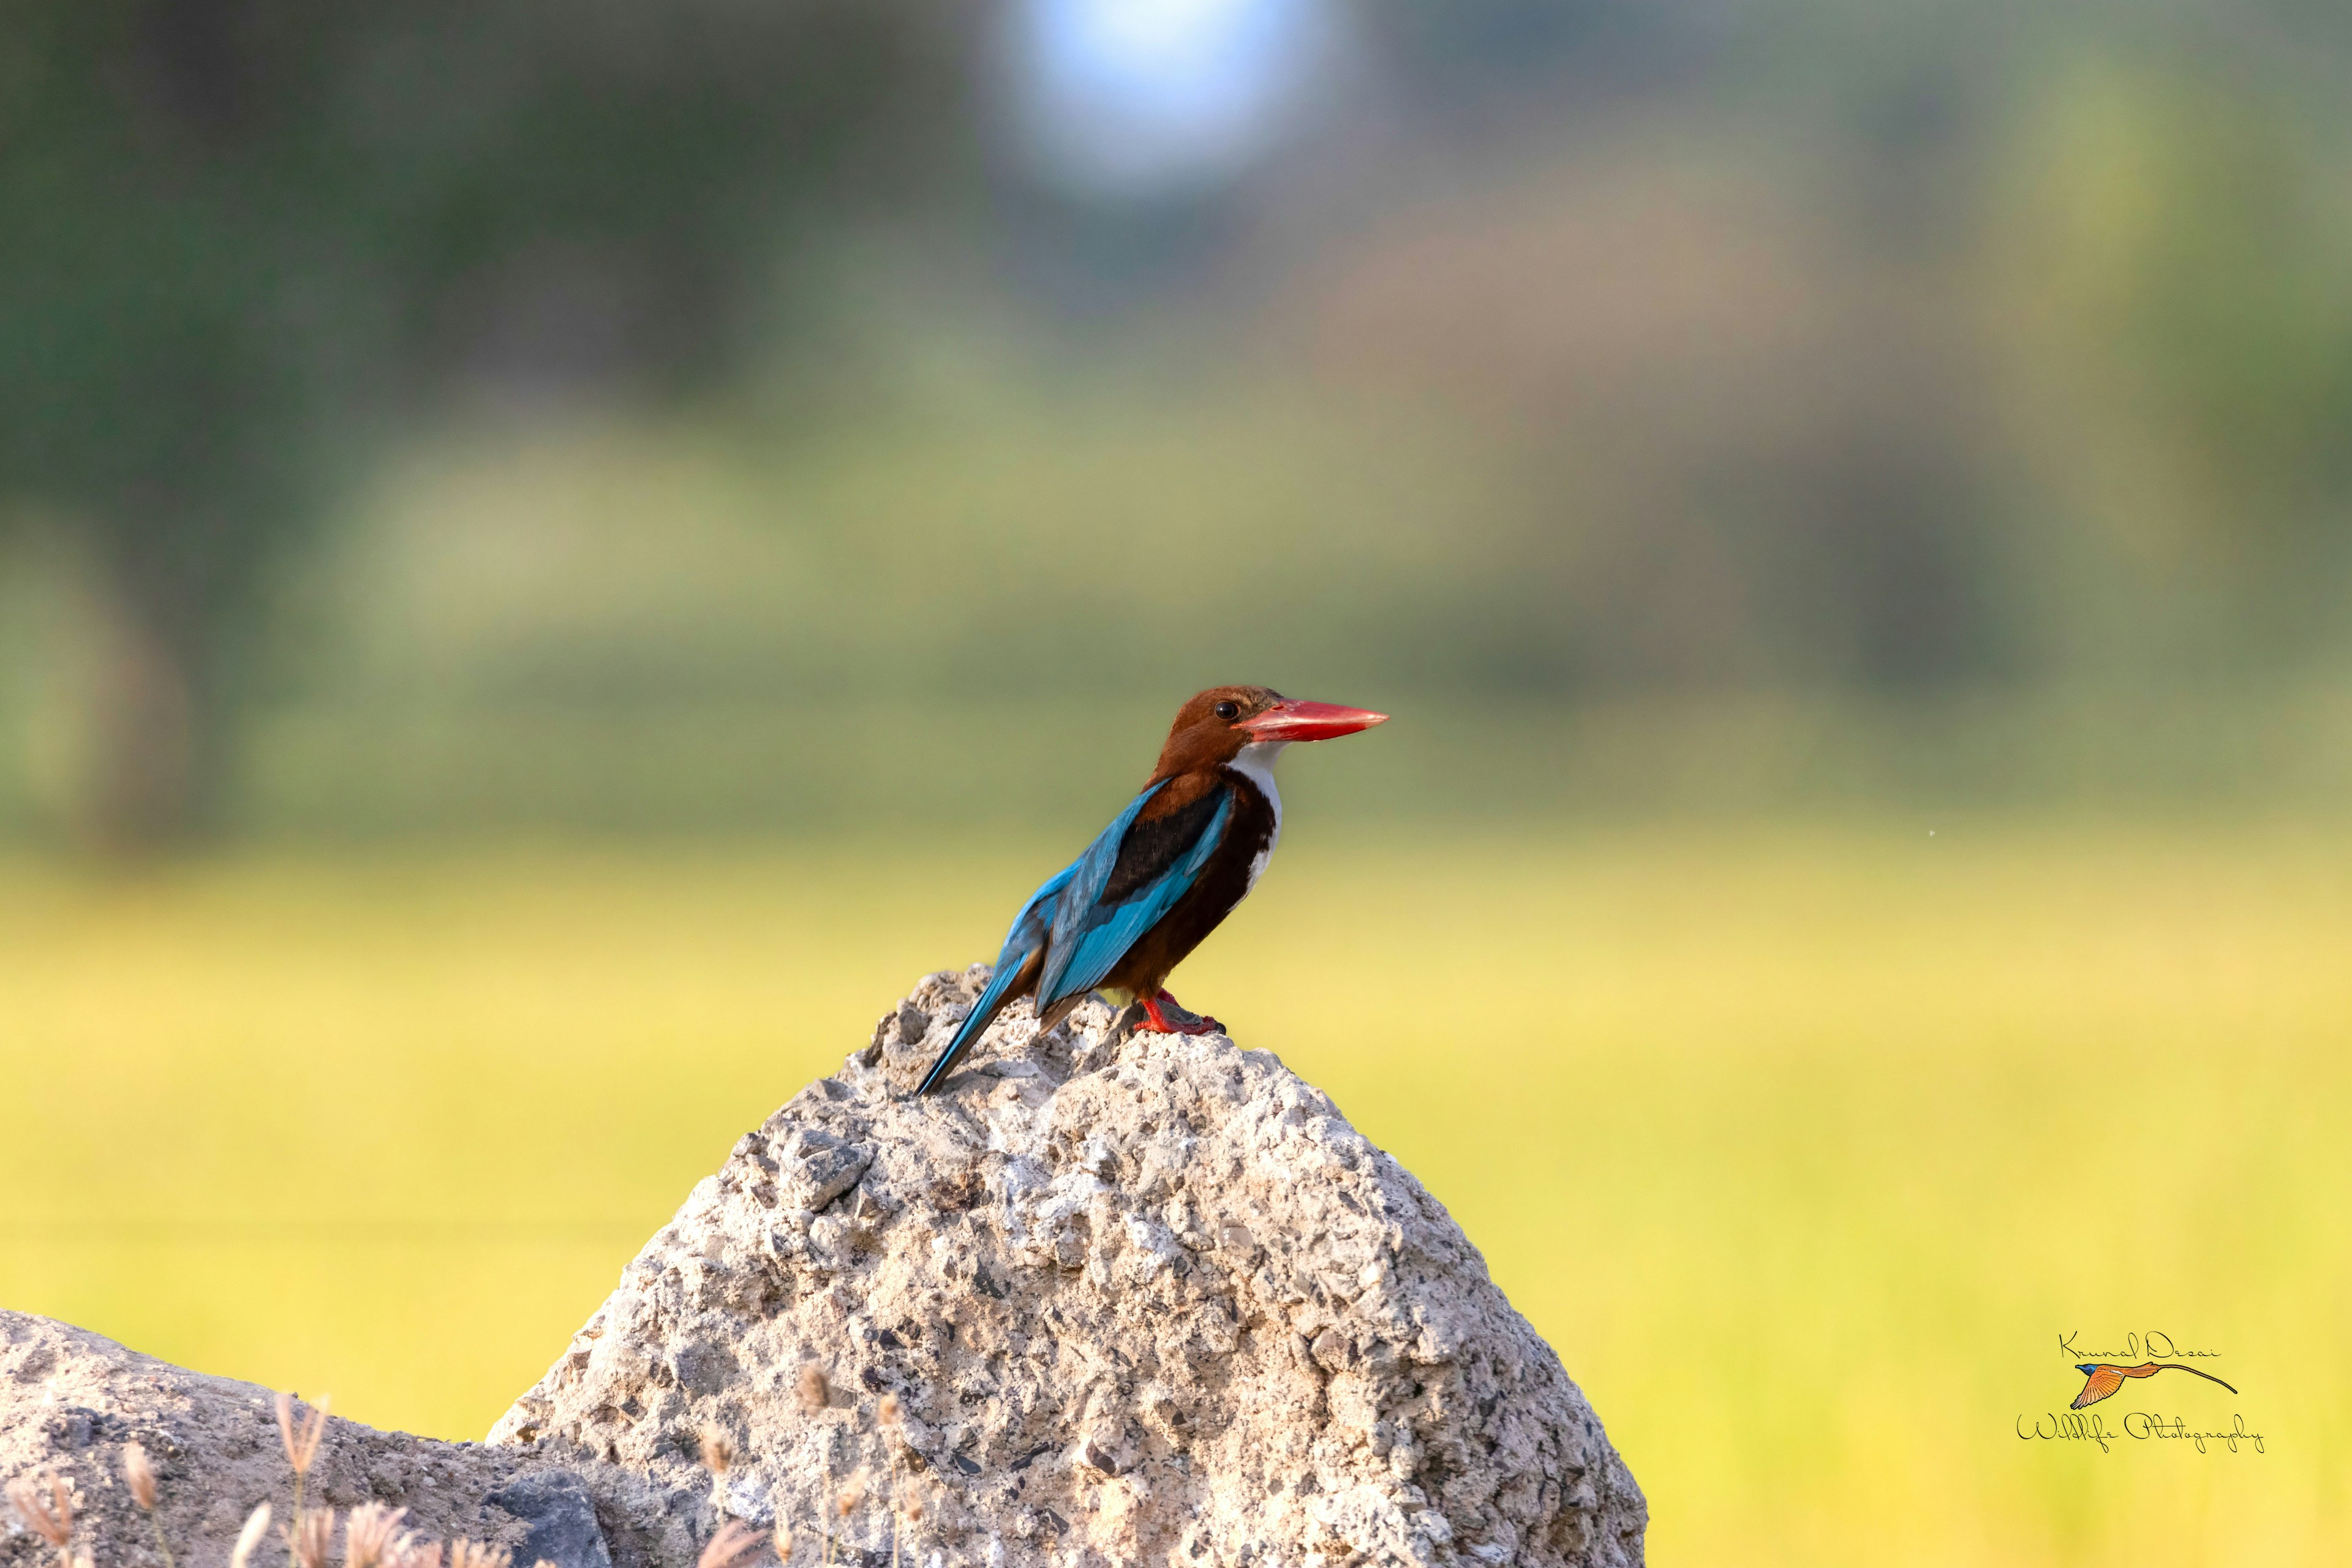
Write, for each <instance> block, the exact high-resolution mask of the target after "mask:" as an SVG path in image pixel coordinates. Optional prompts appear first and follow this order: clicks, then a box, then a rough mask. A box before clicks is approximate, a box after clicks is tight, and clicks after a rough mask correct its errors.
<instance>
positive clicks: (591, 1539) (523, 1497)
mask: <svg viewBox="0 0 2352 1568" xmlns="http://www.w3.org/2000/svg"><path fill="white" fill-rule="evenodd" d="M489 1500H490V1501H491V1502H494V1503H496V1504H497V1505H498V1506H499V1507H500V1508H502V1509H504V1510H507V1511H508V1512H509V1513H510V1514H512V1515H514V1516H515V1517H516V1518H517V1519H520V1520H521V1521H524V1522H525V1523H527V1524H528V1525H530V1532H529V1533H528V1534H526V1535H525V1536H524V1537H523V1539H522V1545H521V1547H520V1549H518V1550H517V1551H516V1552H515V1561H516V1562H518V1563H525V1564H530V1563H553V1564H555V1568H613V1553H612V1551H611V1549H610V1548H608V1547H607V1546H606V1545H605V1544H604V1527H603V1526H601V1525H599V1524H598V1523H597V1522H596V1500H595V1499H594V1498H593V1497H591V1496H590V1495H589V1493H588V1487H587V1483H585V1482H584V1481H583V1480H582V1479H580V1478H579V1477H578V1476H575V1475H573V1474H572V1472H571V1471H569V1470H541V1471H540V1472H539V1473H538V1474H537V1475H532V1476H523V1477H520V1478H519V1479H515V1480H511V1481H509V1482H508V1483H507V1484H506V1485H505V1486H503V1487H500V1488H499V1489H498V1490H497V1491H494V1492H492V1493H491V1494H490V1497H489Z"/></svg>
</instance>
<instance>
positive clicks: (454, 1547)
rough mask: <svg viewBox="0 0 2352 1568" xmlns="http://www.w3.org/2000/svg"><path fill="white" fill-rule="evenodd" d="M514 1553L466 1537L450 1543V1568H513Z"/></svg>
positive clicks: (460, 1537)
mask: <svg viewBox="0 0 2352 1568" xmlns="http://www.w3.org/2000/svg"><path fill="white" fill-rule="evenodd" d="M513 1563H514V1553H513V1552H509V1551H507V1550H506V1549H505V1548H504V1547H500V1546H493V1545H491V1544H490V1543H489V1542H487V1541H480V1542H477V1541H469V1540H467V1538H466V1537H464V1536H462V1535H461V1536H459V1537H457V1540H455V1541H453V1542H450V1543H449V1568H513Z"/></svg>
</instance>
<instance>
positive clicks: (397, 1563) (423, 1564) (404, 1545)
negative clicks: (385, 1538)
mask: <svg viewBox="0 0 2352 1568" xmlns="http://www.w3.org/2000/svg"><path fill="white" fill-rule="evenodd" d="M384 1563H385V1568H441V1543H440V1542H437V1541H419V1540H417V1539H416V1537H415V1535H413V1534H411V1533H409V1532H408V1531H401V1535H400V1539H399V1540H397V1541H395V1542H393V1543H392V1549H391V1550H390V1551H389V1552H386V1553H385V1554H384Z"/></svg>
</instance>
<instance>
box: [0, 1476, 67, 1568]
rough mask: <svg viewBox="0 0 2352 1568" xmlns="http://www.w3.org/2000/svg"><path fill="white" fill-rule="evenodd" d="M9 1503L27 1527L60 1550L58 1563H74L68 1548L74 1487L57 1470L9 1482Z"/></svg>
mask: <svg viewBox="0 0 2352 1568" xmlns="http://www.w3.org/2000/svg"><path fill="white" fill-rule="evenodd" d="M8 1501H9V1502H10V1503H11V1504H13V1505H14V1506H15V1508H16V1517H17V1518H18V1519H21V1520H23V1521H25V1528H26V1529H27V1530H29V1531H32V1532H33V1533H34V1534H36V1535H37V1536H39V1537H40V1538H41V1539H42V1540H44V1541H46V1542H48V1543H49V1544H50V1545H51V1546H54V1547H56V1548H57V1549H58V1562H59V1563H66V1564H68V1568H70V1564H71V1563H72V1561H73V1559H72V1557H71V1555H70V1554H69V1553H68V1551H67V1548H68V1547H70V1546H71V1545H72V1544H73V1523H74V1499H73V1488H72V1487H70V1486H68V1484H67V1483H66V1479H65V1477H63V1476H61V1475H58V1473H57V1472H56V1471H54V1470H45V1471H41V1472H39V1473H37V1474H35V1475H29V1476H18V1477H17V1478H16V1479H15V1480H13V1481H10V1482H9V1483H8Z"/></svg>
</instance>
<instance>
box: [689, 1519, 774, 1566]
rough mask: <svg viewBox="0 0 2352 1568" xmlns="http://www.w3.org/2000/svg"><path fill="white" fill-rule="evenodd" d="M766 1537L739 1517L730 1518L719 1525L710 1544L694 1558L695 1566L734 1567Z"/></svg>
mask: <svg viewBox="0 0 2352 1568" xmlns="http://www.w3.org/2000/svg"><path fill="white" fill-rule="evenodd" d="M766 1539H767V1537H766V1536H765V1535H763V1534H761V1532H760V1531H756V1530H753V1529H752V1528H751V1526H750V1525H748V1524H745V1523H744V1522H743V1521H741V1520H740V1519H730V1520H729V1521H727V1522H726V1523H724V1524H722V1525H720V1526H719V1533H718V1534H716V1535H714V1536H712V1537H711V1538H710V1544H709V1545H708V1546H706V1547H704V1548H703V1549H702V1555H701V1556H700V1557H698V1558H697V1559H695V1568H736V1565H737V1564H738V1563H741V1562H742V1561H743V1560H744V1559H745V1558H747V1557H749V1556H751V1553H753V1552H757V1551H758V1550H759V1549H760V1542H762V1541H765V1540H766Z"/></svg>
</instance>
